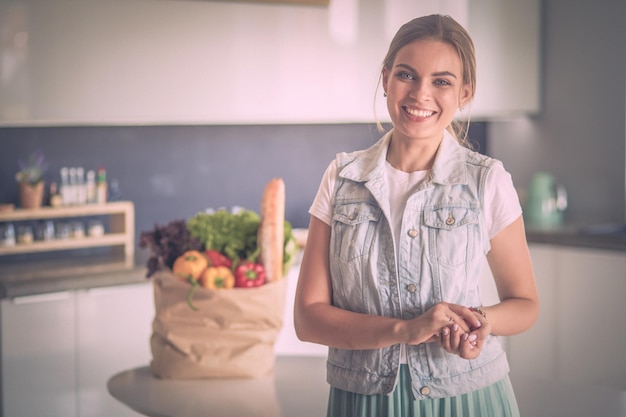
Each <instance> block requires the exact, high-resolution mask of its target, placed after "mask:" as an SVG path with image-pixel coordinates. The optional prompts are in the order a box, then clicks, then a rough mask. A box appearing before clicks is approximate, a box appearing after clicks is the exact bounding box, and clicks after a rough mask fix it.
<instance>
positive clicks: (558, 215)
mask: <svg viewBox="0 0 626 417" xmlns="http://www.w3.org/2000/svg"><path fill="white" fill-rule="evenodd" d="M566 208H567V192H566V191H565V188H564V187H563V186H562V185H560V184H558V183H557V181H556V179H555V178H554V176H552V175H551V174H549V173H547V172H538V173H536V174H535V175H534V176H533V177H532V179H531V181H530V184H529V187H528V194H527V197H526V203H525V205H524V220H525V222H526V224H527V225H528V226H529V227H530V228H535V229H552V228H555V227H558V226H560V225H561V224H562V223H563V213H564V212H565V209H566Z"/></svg>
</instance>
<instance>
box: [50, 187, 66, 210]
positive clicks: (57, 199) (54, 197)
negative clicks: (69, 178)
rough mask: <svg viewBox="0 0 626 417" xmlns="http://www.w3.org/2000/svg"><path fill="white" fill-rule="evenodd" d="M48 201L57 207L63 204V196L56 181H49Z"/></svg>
mask: <svg viewBox="0 0 626 417" xmlns="http://www.w3.org/2000/svg"><path fill="white" fill-rule="evenodd" d="M49 203H50V206H51V207H59V206H60V205H62V204H63V198H62V197H61V195H60V194H59V191H58V189H57V183H56V182H52V183H50V200H49Z"/></svg>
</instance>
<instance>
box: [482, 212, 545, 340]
mask: <svg viewBox="0 0 626 417" xmlns="http://www.w3.org/2000/svg"><path fill="white" fill-rule="evenodd" d="M487 260H488V262H489V267H490V268H491V272H492V274H493V277H494V279H495V283H496V288H497V290H498V295H499V296H500V303H498V304H495V305H493V306H490V307H484V308H483V310H484V311H485V313H486V314H487V318H488V320H489V323H490V324H491V333H492V334H495V335H502V336H510V335H514V334H518V333H522V332H524V331H526V330H528V329H529V328H530V327H531V326H532V325H533V324H534V323H535V321H536V320H537V316H538V314H539V296H538V294H537V286H536V284H535V276H534V273H533V268H532V262H531V259H530V253H529V251H528V244H527V242H526V234H525V231H524V221H523V219H522V216H520V217H519V218H518V219H517V220H515V221H514V222H513V223H511V224H510V225H509V226H507V227H505V228H504V229H503V230H502V231H500V232H499V233H498V234H497V235H496V236H495V237H494V238H493V239H491V251H490V252H489V254H488V255H487Z"/></svg>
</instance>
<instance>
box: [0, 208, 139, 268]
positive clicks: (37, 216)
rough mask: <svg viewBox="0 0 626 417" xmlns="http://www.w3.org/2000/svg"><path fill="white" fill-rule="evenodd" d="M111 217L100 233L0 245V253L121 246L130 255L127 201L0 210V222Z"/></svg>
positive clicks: (132, 215) (131, 223) (132, 246)
mask: <svg viewBox="0 0 626 417" xmlns="http://www.w3.org/2000/svg"><path fill="white" fill-rule="evenodd" d="M102 215H104V216H110V224H109V231H108V233H107V234H105V235H103V236H97V237H95V236H94V237H92V236H85V237H83V238H68V239H58V240H50V241H45V242H42V241H33V242H32V243H26V244H19V243H18V244H16V245H15V246H1V247H0V256H1V255H15V254H24V253H36V252H51V251H59V250H68V249H83V248H95V247H103V246H119V247H123V250H124V254H125V255H126V256H127V257H132V256H133V255H134V252H135V206H134V204H133V203H132V202H130V201H116V202H113V203H107V204H87V205H81V206H68V207H42V208H39V209H30V210H25V209H17V210H14V211H11V212H8V213H0V223H2V222H20V221H29V220H33V221H36V220H49V219H63V218H70V217H89V216H102Z"/></svg>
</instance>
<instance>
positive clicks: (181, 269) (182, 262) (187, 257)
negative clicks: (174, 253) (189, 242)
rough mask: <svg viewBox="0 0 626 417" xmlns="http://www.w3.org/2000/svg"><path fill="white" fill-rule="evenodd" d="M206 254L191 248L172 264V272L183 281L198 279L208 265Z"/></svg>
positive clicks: (190, 281)
mask: <svg viewBox="0 0 626 417" xmlns="http://www.w3.org/2000/svg"><path fill="white" fill-rule="evenodd" d="M208 263H209V262H208V261H207V258H206V256H204V255H203V254H202V253H200V252H199V251H197V250H189V251H187V252H185V253H183V254H182V255H180V256H179V257H178V258H176V260H175V261H174V265H172V272H173V273H174V275H176V276H177V277H178V278H179V279H181V280H182V281H186V282H189V283H192V281H197V280H198V278H200V275H201V274H202V271H204V270H205V269H206V267H207V266H208Z"/></svg>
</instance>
